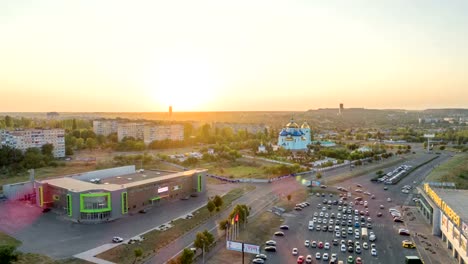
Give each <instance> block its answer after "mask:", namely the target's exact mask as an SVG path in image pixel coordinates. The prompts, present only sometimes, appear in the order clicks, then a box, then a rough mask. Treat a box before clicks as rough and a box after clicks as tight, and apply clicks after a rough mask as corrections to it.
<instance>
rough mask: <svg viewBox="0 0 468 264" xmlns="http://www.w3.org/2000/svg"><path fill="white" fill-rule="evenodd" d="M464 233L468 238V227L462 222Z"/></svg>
mask: <svg viewBox="0 0 468 264" xmlns="http://www.w3.org/2000/svg"><path fill="white" fill-rule="evenodd" d="M462 233H463V234H464V235H465V236H468V225H467V224H466V223H465V222H462Z"/></svg>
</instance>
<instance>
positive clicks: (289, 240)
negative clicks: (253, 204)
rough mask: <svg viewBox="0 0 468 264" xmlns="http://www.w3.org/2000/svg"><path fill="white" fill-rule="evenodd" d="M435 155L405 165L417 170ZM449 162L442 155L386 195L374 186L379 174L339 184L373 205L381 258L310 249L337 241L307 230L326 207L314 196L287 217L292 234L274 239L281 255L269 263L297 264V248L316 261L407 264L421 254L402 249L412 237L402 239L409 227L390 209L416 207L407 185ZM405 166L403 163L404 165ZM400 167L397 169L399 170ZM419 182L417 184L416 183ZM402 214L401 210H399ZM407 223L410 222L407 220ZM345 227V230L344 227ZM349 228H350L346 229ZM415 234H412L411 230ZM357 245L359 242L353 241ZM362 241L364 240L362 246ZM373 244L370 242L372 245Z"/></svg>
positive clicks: (380, 186)
mask: <svg viewBox="0 0 468 264" xmlns="http://www.w3.org/2000/svg"><path fill="white" fill-rule="evenodd" d="M433 156H434V155H433V154H427V155H422V156H421V157H419V158H418V159H415V160H412V161H409V162H405V163H404V164H408V165H412V166H416V165H418V164H420V163H422V162H424V161H427V160H429V159H430V158H431V157H433ZM447 159H448V156H447V155H442V156H441V157H439V158H437V159H435V160H434V161H432V162H430V163H429V164H427V165H425V166H423V167H421V168H419V169H417V170H416V171H414V172H413V173H411V174H410V175H409V176H407V177H406V178H404V179H403V180H401V181H400V182H399V183H398V184H396V185H386V186H387V187H388V188H389V189H388V190H387V191H385V190H384V189H383V187H384V185H383V184H379V183H374V182H371V181H370V179H371V178H372V177H374V176H375V172H372V173H369V174H367V175H364V176H361V177H357V178H353V179H350V180H347V181H345V182H342V183H339V184H338V185H339V186H342V187H348V188H350V189H351V190H352V194H353V197H352V199H354V197H357V196H361V197H363V199H364V200H367V201H368V202H369V208H368V210H369V212H370V214H371V215H370V217H371V218H372V220H373V229H372V230H369V231H373V232H374V233H375V235H376V236H377V240H376V241H375V242H374V243H375V244H376V248H377V253H378V255H377V256H375V257H374V256H371V255H370V250H365V249H363V253H362V254H356V253H348V252H346V253H343V252H340V250H339V247H337V246H331V249H330V250H325V249H318V248H306V247H305V246H304V240H306V239H308V240H311V241H313V240H315V241H317V242H319V241H322V242H324V243H325V242H330V243H331V242H332V240H333V239H334V238H335V233H334V232H328V231H327V232H323V231H315V230H314V231H309V230H308V228H307V225H308V222H309V220H311V219H312V218H313V213H314V212H320V210H319V209H317V207H316V205H317V204H318V203H322V202H323V201H322V200H323V199H324V198H323V197H320V198H318V197H316V196H311V197H310V198H309V199H308V201H309V202H310V203H311V206H309V207H306V208H304V209H303V210H302V211H300V212H296V211H294V212H291V213H289V214H285V215H284V217H285V224H287V225H289V227H290V230H286V231H285V234H286V235H285V237H274V236H272V237H271V238H272V239H273V240H275V241H277V243H278V245H277V249H278V252H276V253H267V256H268V261H267V263H296V259H297V256H293V255H292V253H291V251H292V248H294V247H296V248H298V249H299V255H303V256H304V257H305V256H306V255H309V254H310V255H312V257H313V258H314V261H315V253H316V252H320V253H321V255H322V254H323V253H324V252H328V253H329V255H331V253H337V255H338V259H339V260H343V261H345V263H346V258H347V257H348V256H349V255H352V256H354V258H356V257H357V256H359V257H361V258H362V259H363V263H379V264H380V263H385V264H393V263H395V264H400V263H404V256H406V255H415V254H418V253H417V251H415V250H414V249H405V248H403V247H402V246H401V241H402V240H404V239H411V238H409V237H402V236H400V235H398V233H397V232H398V229H399V228H405V227H406V225H405V224H404V223H403V224H401V223H394V222H393V221H392V219H391V216H390V215H389V213H388V209H389V208H390V207H394V208H399V207H400V206H401V205H404V204H413V205H414V203H413V202H412V201H411V198H412V194H410V195H409V194H404V193H402V192H401V187H402V186H404V185H412V186H413V187H415V186H416V185H417V184H420V183H421V182H422V181H423V180H424V178H425V177H426V176H427V175H428V174H429V172H430V171H431V170H432V169H433V167H434V166H437V165H438V164H440V163H441V162H444V161H446V160H447ZM402 164H403V162H402ZM398 166H399V165H397V166H395V167H398ZM414 181H415V182H416V184H414V183H413V182H414ZM356 184H361V185H362V188H360V189H363V190H364V191H368V192H370V193H371V194H374V195H375V196H376V199H374V200H373V199H370V197H369V196H367V195H364V194H362V193H356V192H354V190H355V189H357V188H359V187H357V186H356ZM329 188H332V189H333V188H334V187H331V186H330V187H329ZM389 197H390V198H392V202H387V201H386V200H387V198H389ZM326 198H327V199H332V200H333V199H337V198H338V197H337V196H336V195H335V197H333V198H329V197H326ZM380 205H384V206H385V209H383V210H382V209H379V206H380ZM337 207H338V206H332V210H327V212H328V213H329V214H330V213H331V212H334V213H335V214H336V213H337ZM354 208H356V209H359V210H365V209H364V208H363V206H362V205H359V206H356V205H355V206H354ZM399 210H400V209H399ZM379 211H381V212H382V213H383V216H382V217H377V216H376V214H377V212H379ZM405 221H408V220H407V219H406V218H405ZM353 222H354V214H353ZM340 227H342V226H340ZM346 228H348V226H346ZM410 231H411V230H410ZM350 236H351V235H347V237H346V238H338V239H339V240H341V239H345V240H348V239H351V238H349V237H350ZM352 240H353V241H354V240H355V239H354V238H352ZM362 242H364V241H362V240H360V243H361V245H362ZM368 243H369V242H368ZM315 263H327V262H326V261H323V260H319V261H316V262H315Z"/></svg>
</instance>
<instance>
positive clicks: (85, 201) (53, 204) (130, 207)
mask: <svg viewBox="0 0 468 264" xmlns="http://www.w3.org/2000/svg"><path fill="white" fill-rule="evenodd" d="M205 173H206V170H204V169H195V170H189V171H183V172H177V173H174V172H165V171H155V170H151V171H148V170H146V171H145V170H138V171H136V170H135V166H125V167H118V168H113V169H106V170H100V171H92V172H87V173H81V174H77V175H69V176H65V177H61V178H54V179H47V180H41V181H36V184H35V190H36V192H35V193H36V204H37V205H38V206H40V207H42V208H51V209H53V210H55V211H56V212H58V213H59V214H62V215H63V216H64V217H66V218H67V219H69V220H72V221H75V222H86V223H99V222H107V221H111V220H115V219H119V218H122V217H125V216H126V215H128V214H129V213H132V212H138V211H140V210H142V209H146V208H148V207H152V206H157V205H159V204H161V203H164V202H166V201H174V200H180V199H182V198H183V199H185V197H188V196H190V195H194V194H197V193H204V192H205V190H206V183H205ZM197 195H198V194H197Z"/></svg>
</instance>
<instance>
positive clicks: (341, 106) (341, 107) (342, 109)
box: [338, 103, 344, 115]
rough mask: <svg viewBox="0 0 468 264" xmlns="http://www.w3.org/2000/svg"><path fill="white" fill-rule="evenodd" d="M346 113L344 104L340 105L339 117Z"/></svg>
mask: <svg viewBox="0 0 468 264" xmlns="http://www.w3.org/2000/svg"><path fill="white" fill-rule="evenodd" d="M343 111H344V107H343V103H341V104H340V109H338V115H342V114H343Z"/></svg>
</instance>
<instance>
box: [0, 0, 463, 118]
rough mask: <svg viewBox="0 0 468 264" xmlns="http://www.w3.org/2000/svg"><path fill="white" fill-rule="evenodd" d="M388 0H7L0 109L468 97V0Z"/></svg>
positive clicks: (223, 107)
mask: <svg viewBox="0 0 468 264" xmlns="http://www.w3.org/2000/svg"><path fill="white" fill-rule="evenodd" d="M164 2H168V3H164ZM376 2H379V3H373V1H371V2H369V1H360V0H356V1H353V3H352V4H351V3H349V4H346V2H344V1H334V0H330V1H295V2H291V1H275V0H272V1H266V0H265V1H255V3H252V1H231V2H229V3H228V2H225V1H177V0H175V1H139V2H138V4H136V3H131V4H130V3H129V2H121V1H110V0H109V1H105V0H103V1H99V2H96V1H72V2H70V1H40V2H39V1H38V2H30V3H27V1H2V2H0V21H2V22H3V23H0V58H1V59H0V98H1V99H2V100H1V101H2V103H1V104H0V112H21V111H25V112H26V111H27V112H34V111H79V112H94V111H103V112H127V111H129V112H131V111H135V112H140V111H166V110H167V107H168V106H169V105H173V106H174V110H175V111H217V110H220V111H231V110H234V111H249V110H254V111H256V110H295V111H297V110H299V111H300V110H307V109H311V108H321V107H337V106H338V104H339V103H341V102H342V103H344V104H345V106H346V107H366V108H406V109H424V108H439V107H463V108H467V107H468V67H467V65H466V63H467V61H468V39H467V38H468V26H466V25H468V18H467V17H466V16H464V14H463V12H462V10H467V8H468V4H466V3H465V2H463V1H460V2H457V1H453V2H452V1H450V2H449V3H441V1H435V0H434V1H430V0H428V1H413V2H411V3H412V4H411V5H408V4H407V2H406V1H402V0H395V1H387V2H386V3H382V2H380V1H376ZM5 98H7V99H5Z"/></svg>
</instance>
